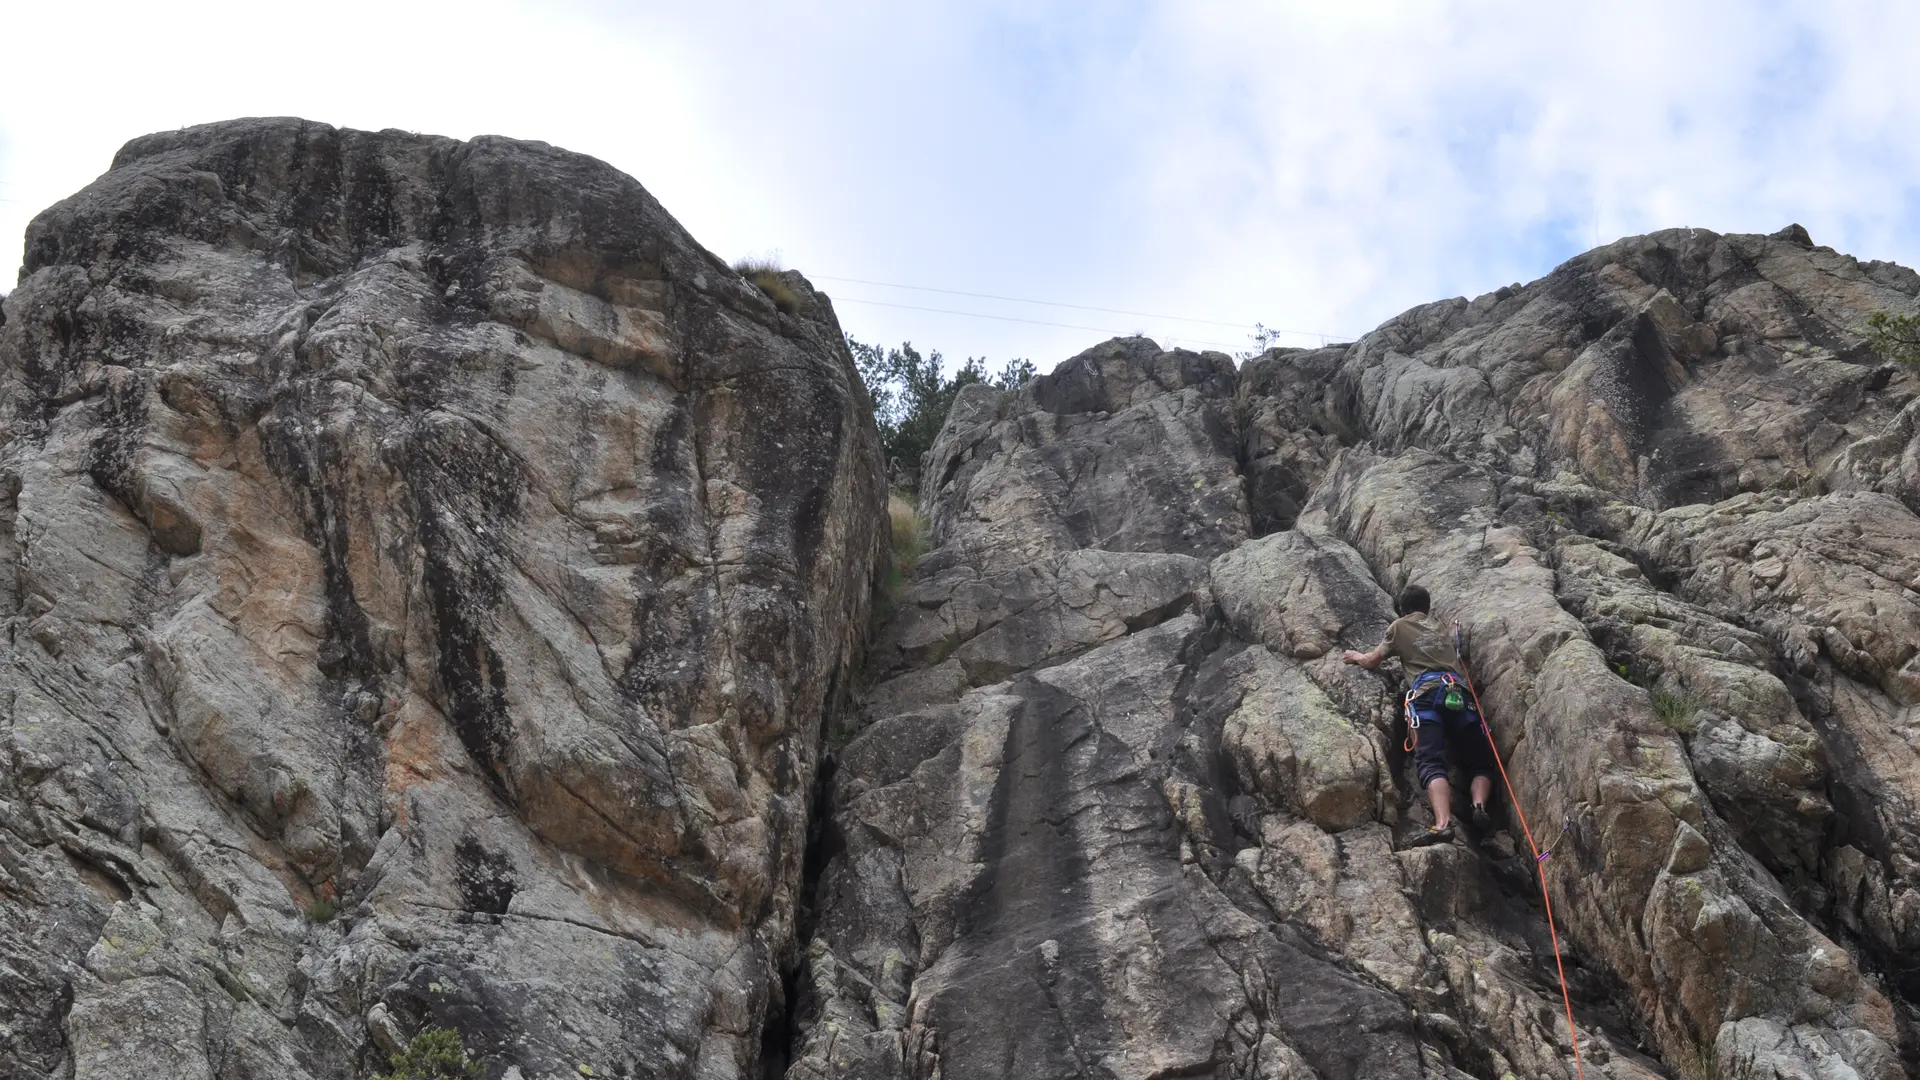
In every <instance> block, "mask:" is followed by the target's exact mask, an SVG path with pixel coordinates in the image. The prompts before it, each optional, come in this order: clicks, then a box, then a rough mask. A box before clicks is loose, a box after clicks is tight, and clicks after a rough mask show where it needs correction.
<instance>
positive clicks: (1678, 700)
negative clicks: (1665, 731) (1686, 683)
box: [1653, 690, 1700, 735]
mask: <svg viewBox="0 0 1920 1080" xmlns="http://www.w3.org/2000/svg"><path fill="white" fill-rule="evenodd" d="M1699 712H1700V706H1699V705H1698V704H1696V703H1695V702H1694V700H1693V698H1691V697H1689V696H1687V695H1686V694H1675V693H1670V692H1668V691H1666V690H1655V691H1654V692H1653V714H1654V715H1655V716H1658V717H1659V718H1660V722H1661V723H1663V724H1665V725H1667V726H1668V727H1670V728H1672V729H1673V730H1675V731H1677V732H1679V733H1680V734H1682V735H1691V734H1693V729H1694V723H1695V720H1696V716H1697V714H1698V713H1699Z"/></svg>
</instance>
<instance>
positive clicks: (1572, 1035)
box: [1408, 679, 1587, 1080]
mask: <svg viewBox="0 0 1920 1080" xmlns="http://www.w3.org/2000/svg"><path fill="white" fill-rule="evenodd" d="M1467 692H1468V693H1470V694H1472V695H1473V708H1474V711H1475V712H1477V713H1479V714H1480V731H1481V733H1482V734H1484V735H1486V737H1487V746H1488V747H1490V748H1491V749H1492V750H1493V763H1494V764H1495V765H1497V766H1499V767H1500V782H1501V783H1502V784H1505V785H1506V788H1507V799H1508V801H1510V802H1512V803H1513V812H1514V814H1515V815H1517V816H1518V817H1519V818H1520V831H1521V832H1524V833H1526V834H1527V847H1528V848H1529V849H1531V850H1532V851H1533V864H1534V866H1533V876H1534V877H1535V878H1537V879H1539V881H1540V899H1541V900H1542V901H1543V902H1545V904H1546V906H1547V933H1548V934H1549V935H1551V936H1552V938H1553V966H1554V970H1556V971H1557V972H1559V974H1560V1002H1561V1004H1563V1005H1565V1006H1566V1009H1567V1037H1568V1038H1569V1039H1572V1040H1573V1072H1574V1076H1575V1077H1576V1078H1577V1080H1586V1076H1587V1073H1586V1070H1585V1069H1583V1068H1581V1066H1580V1032H1579V1030H1578V1029H1577V1028H1575V1027H1574V1026H1573V995H1571V994H1569V993H1568V992H1567V968H1566V964H1565V962H1564V961H1562V960H1561V959H1560V931H1559V930H1558V929H1556V928H1555V927H1554V925H1553V897H1552V896H1551V895H1549V894H1548V892H1547V868H1546V861H1547V856H1549V855H1551V854H1553V848H1551V847H1549V848H1547V850H1546V851H1544V852H1543V851H1541V850H1540V845H1539V844H1536V843H1534V840H1533V829H1532V828H1531V827H1529V826H1528V825H1527V812H1526V811H1525V810H1524V809H1522V808H1521V806H1520V796H1518V795H1516V794H1514V792H1513V780H1512V779H1511V778H1510V777H1508V776H1507V764H1506V762H1504V761H1502V760H1500V747H1499V746H1498V745H1496V744H1495V743H1494V741H1493V729H1491V728H1489V727H1487V710H1485V709H1483V708H1481V707H1480V691H1479V690H1477V689H1475V688H1474V685H1473V680H1471V679H1469V680H1467ZM1412 700H1413V699H1412V696H1411V695H1409V697H1408V707H1409V711H1411V707H1412ZM1560 833H1561V835H1562V836H1564V835H1566V833H1567V827H1565V826H1563V827H1562V828H1561V830H1560ZM1554 839H1555V840H1556V841H1558V839H1559V837H1555V838H1554Z"/></svg>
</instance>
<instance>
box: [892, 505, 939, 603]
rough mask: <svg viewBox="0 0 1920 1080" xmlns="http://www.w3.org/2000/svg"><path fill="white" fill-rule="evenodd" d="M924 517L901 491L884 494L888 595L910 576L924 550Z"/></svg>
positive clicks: (926, 533) (925, 543)
mask: <svg viewBox="0 0 1920 1080" xmlns="http://www.w3.org/2000/svg"><path fill="white" fill-rule="evenodd" d="M929 532H930V530H929V528H928V525H927V519H926V518H923V517H921V516H920V511H919V510H917V509H915V508H914V505H913V504H912V503H911V502H908V501H907V499H906V497H905V496H904V495H901V494H900V493H899V492H893V493H890V494H888V496H887V536H888V538H889V547H890V551H889V552H888V555H889V558H888V560H887V581H886V593H887V596H888V598H892V597H894V596H898V595H899V593H900V590H901V589H904V588H906V585H907V582H908V581H910V580H912V578H913V564H914V563H917V562H919V561H920V556H922V555H925V554H926V553H927V544H928V540H929Z"/></svg>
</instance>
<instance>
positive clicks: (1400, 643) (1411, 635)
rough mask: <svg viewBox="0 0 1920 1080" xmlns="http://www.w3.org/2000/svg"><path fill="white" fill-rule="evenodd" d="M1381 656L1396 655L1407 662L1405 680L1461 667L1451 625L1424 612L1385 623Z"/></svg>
mask: <svg viewBox="0 0 1920 1080" xmlns="http://www.w3.org/2000/svg"><path fill="white" fill-rule="evenodd" d="M1382 644H1383V645H1384V646H1385V648H1386V652H1385V653H1384V654H1383V655H1384V656H1397V657H1399V658H1400V662H1401V663H1402V664H1405V665H1406V668H1407V681H1408V682H1409V683H1411V682H1412V681H1413V680H1415V679H1417V678H1419V677H1420V676H1422V675H1425V674H1426V673H1427V672H1429V671H1451V672H1455V673H1458V672H1459V671H1460V652H1459V650H1457V649H1455V648H1454V647H1453V628H1452V627H1450V626H1448V625H1447V624H1446V623H1444V622H1441V621H1440V620H1439V619H1437V618H1435V617H1434V616H1432V615H1429V614H1427V613H1425V612H1419V611H1416V612H1414V613H1413V614H1411V615H1403V616H1401V617H1400V618H1398V619H1395V620H1393V625H1391V626H1389V627H1387V639H1386V641H1384V642H1382Z"/></svg>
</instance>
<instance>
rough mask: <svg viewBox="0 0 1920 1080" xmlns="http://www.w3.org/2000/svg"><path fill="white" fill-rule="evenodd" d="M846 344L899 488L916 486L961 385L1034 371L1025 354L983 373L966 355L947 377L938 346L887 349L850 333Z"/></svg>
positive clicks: (1006, 386) (997, 382)
mask: <svg viewBox="0 0 1920 1080" xmlns="http://www.w3.org/2000/svg"><path fill="white" fill-rule="evenodd" d="M847 349H848V350H849V351H850V352H852V353H853V362H854V364H855V365H857V366H858V367H859V369H860V378H861V379H862V380H864V381H865V382H866V384H867V393H868V394H870V395H872V397H873V418H874V421H875V422H876V423H877V424H879V426H880V453H881V456H882V458H884V459H885V461H886V463H887V476H888V480H889V483H890V484H891V485H892V486H893V487H895V488H898V489H900V490H903V491H918V490H919V489H920V468H921V466H922V464H924V462H923V460H922V459H923V458H925V457H926V454H927V451H929V450H932V449H933V440H934V439H935V438H936V437H937V436H938V435H939V434H940V427H941V425H943V424H945V423H946V422H947V413H948V411H949V410H951V409H952V408H953V399H954V398H956V397H958V396H959V394H960V389H961V387H964V386H968V385H971V384H973V383H987V384H989V385H992V386H996V387H999V388H1000V389H1002V390H1011V389H1014V388H1015V387H1017V386H1019V385H1020V384H1021V383H1023V382H1026V381H1027V380H1028V379H1031V378H1033V375H1034V368H1033V363H1032V362H1031V361H1028V360H1009V361H1007V362H1006V364H1004V365H1002V366H1001V368H1000V370H999V371H997V372H994V373H992V374H988V372H987V365H986V362H985V361H984V360H980V359H976V358H974V357H968V358H967V362H966V363H964V364H962V365H960V369H959V370H958V371H956V372H954V374H953V376H952V377H951V378H949V377H948V376H947V374H946V372H945V370H944V368H943V365H942V360H941V356H940V351H939V350H938V349H935V350H933V351H932V352H929V353H925V354H923V353H921V352H920V350H918V349H916V348H914V347H913V345H912V343H911V342H902V343H901V344H900V347H899V348H897V349H888V348H883V347H881V346H878V345H868V344H866V343H864V342H861V341H857V340H855V339H854V338H852V337H849V338H847Z"/></svg>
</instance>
